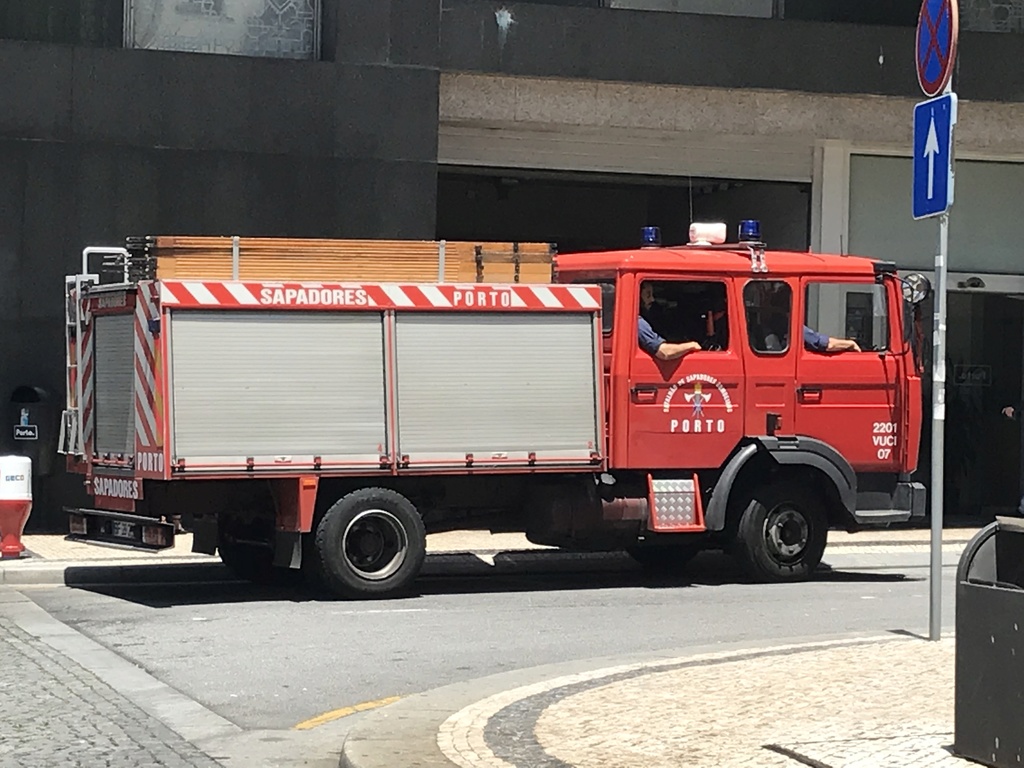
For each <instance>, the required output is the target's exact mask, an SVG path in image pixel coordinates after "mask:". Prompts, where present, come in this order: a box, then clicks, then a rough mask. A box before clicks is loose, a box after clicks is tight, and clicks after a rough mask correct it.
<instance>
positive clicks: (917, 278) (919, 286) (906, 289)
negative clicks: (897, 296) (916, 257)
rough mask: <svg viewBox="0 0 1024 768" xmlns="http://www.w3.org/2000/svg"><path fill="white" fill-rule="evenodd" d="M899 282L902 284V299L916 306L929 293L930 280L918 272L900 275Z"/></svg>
mask: <svg viewBox="0 0 1024 768" xmlns="http://www.w3.org/2000/svg"><path fill="white" fill-rule="evenodd" d="M900 282H901V283H902V284H903V299H904V300H905V301H906V302H907V303H908V304H911V305H913V306H917V305H918V304H920V303H921V302H923V301H924V300H925V299H927V298H928V297H929V296H930V295H931V292H932V282H931V280H929V279H928V278H927V277H926V276H925V275H922V274H921V273H920V272H913V273H911V274H909V275H907V276H906V277H901V278H900Z"/></svg>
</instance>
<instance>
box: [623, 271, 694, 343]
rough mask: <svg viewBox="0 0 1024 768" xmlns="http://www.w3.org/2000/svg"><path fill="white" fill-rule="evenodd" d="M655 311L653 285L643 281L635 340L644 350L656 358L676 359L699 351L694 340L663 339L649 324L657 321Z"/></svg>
mask: <svg viewBox="0 0 1024 768" xmlns="http://www.w3.org/2000/svg"><path fill="white" fill-rule="evenodd" d="M656 313H657V307H656V306H655V303H654V285H653V284H652V283H644V284H643V286H642V287H641V288H640V317H639V318H638V320H639V323H638V324H639V328H638V332H637V336H638V338H637V341H638V343H639V345H640V348H641V349H642V350H644V352H646V353H647V354H649V355H650V356H651V357H654V358H657V359H658V360H676V359H678V358H680V357H683V356H684V355H688V354H690V353H691V352H698V351H700V349H701V346H700V344H698V343H697V342H696V341H684V342H682V343H679V344H675V343H673V342H670V341H665V339H664V338H663V337H662V336H661V335H660V334H659V333H658V332H657V331H655V330H654V327H653V326H652V324H651V321H652V320H653V322H654V323H657V322H658V321H657V315H656Z"/></svg>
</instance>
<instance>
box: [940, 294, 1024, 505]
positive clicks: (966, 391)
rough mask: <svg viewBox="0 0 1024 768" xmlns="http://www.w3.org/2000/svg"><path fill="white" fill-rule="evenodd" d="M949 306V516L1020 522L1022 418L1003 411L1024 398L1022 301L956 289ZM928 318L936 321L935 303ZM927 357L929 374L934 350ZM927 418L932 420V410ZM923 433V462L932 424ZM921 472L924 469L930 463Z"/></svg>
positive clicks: (947, 502) (947, 482)
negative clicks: (1009, 518) (1012, 517)
mask: <svg viewBox="0 0 1024 768" xmlns="http://www.w3.org/2000/svg"><path fill="white" fill-rule="evenodd" d="M948 302H949V303H948V319H947V331H946V339H947V342H946V345H947V355H946V432H945V456H944V467H945V469H944V471H945V498H944V503H945V510H946V511H947V512H948V513H949V514H950V515H953V516H958V517H967V518H981V519H991V518H992V517H993V516H995V515H1016V514H1017V506H1018V503H1019V501H1020V497H1021V494H1022V493H1024V485H1022V483H1021V477H1022V467H1021V459H1022V454H1021V443H1022V437H1024V432H1022V430H1024V418H1022V417H1021V415H1020V414H1018V415H1017V418H1016V419H1008V418H1006V417H1005V416H1004V415H1003V414H1002V410H1003V408H1004V407H1006V406H1007V405H1020V403H1021V400H1022V399H1024V396H1022V388H1021V382H1022V379H1021V377H1022V374H1024V370H1022V365H1021V353H1022V347H1024V296H1013V295H1005V294H996V293H966V292H963V291H955V290H951V291H950V293H949V299H948ZM923 311H924V317H926V318H929V319H930V318H931V317H932V307H931V300H929V302H928V304H927V305H926V306H924V308H923ZM928 341H929V342H930V339H929V340H928ZM928 356H929V363H928V369H929V370H930V369H931V363H930V357H931V350H930V349H929V350H928ZM930 378H931V377H930V376H926V378H925V381H924V384H925V392H924V397H925V403H926V404H929V403H931V387H930V381H929V380H930ZM925 412H926V413H927V414H929V415H930V409H929V408H926V410H925ZM924 431H925V434H924V435H923V440H922V444H921V456H922V457H928V456H930V452H931V439H930V437H931V435H930V432H931V419H930V418H926V419H925V429H924ZM920 466H921V467H922V468H924V469H925V470H927V469H928V465H927V461H922V462H921V463H920Z"/></svg>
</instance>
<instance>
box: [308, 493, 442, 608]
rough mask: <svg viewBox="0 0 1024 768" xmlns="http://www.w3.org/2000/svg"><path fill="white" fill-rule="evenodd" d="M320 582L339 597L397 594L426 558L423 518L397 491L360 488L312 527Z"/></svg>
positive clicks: (379, 596)
mask: <svg viewBox="0 0 1024 768" xmlns="http://www.w3.org/2000/svg"><path fill="white" fill-rule="evenodd" d="M316 549H317V553H318V555H319V559H320V563H321V569H322V570H321V572H322V576H323V582H324V586H326V587H327V588H328V589H329V590H330V591H331V592H333V593H335V594H336V595H338V596H340V597H347V598H381V597H391V596H393V595H395V594H398V593H400V592H401V591H402V590H404V589H405V588H406V587H408V586H409V584H410V583H411V582H412V580H413V579H415V578H416V576H417V574H418V573H419V571H420V568H421V567H422V565H423V559H424V557H425V556H426V550H427V546H426V533H425V531H424V528H423V520H422V519H421V518H420V515H419V513H418V512H417V511H416V508H415V507H414V506H413V505H412V503H411V502H410V501H409V500H408V499H406V498H405V497H404V496H402V495H401V494H399V493H396V492H395V491H391V490H387V489H384V488H363V489H360V490H358V491H354V492H352V493H350V494H348V495H347V496H345V497H344V498H342V499H341V500H340V501H337V502H335V504H334V505H333V506H332V507H331V508H330V509H328V510H327V513H326V514H325V515H324V517H323V520H321V521H320V525H319V526H318V527H317V530H316Z"/></svg>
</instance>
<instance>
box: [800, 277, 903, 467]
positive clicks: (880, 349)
mask: <svg viewBox="0 0 1024 768" xmlns="http://www.w3.org/2000/svg"><path fill="white" fill-rule="evenodd" d="M802 289H803V290H802V293H803V296H802V299H803V317H804V323H805V324H806V326H808V327H809V328H810V329H812V330H813V331H816V332H818V333H821V334H823V335H824V336H828V337H831V338H833V339H852V340H854V341H856V342H857V345H858V346H859V348H860V351H856V350H852V351H833V352H828V351H818V350H816V349H813V348H811V347H809V346H808V345H806V344H801V345H800V352H799V360H798V362H797V400H796V431H797V432H798V433H799V434H801V435H809V436H811V437H816V438H819V439H821V440H824V441H825V442H827V443H829V444H831V445H832V446H833V447H834V448H836V449H837V450H838V451H839V452H840V453H842V454H843V456H845V457H846V460H847V461H849V462H850V465H851V466H852V467H853V468H854V470H856V471H858V472H898V471H899V467H900V464H901V458H902V453H903V448H902V445H903V443H904V432H905V430H906V426H907V425H906V424H904V423H903V421H904V420H903V419H902V418H901V416H900V414H901V413H902V410H901V408H900V398H901V397H904V396H905V394H904V393H902V392H901V391H900V388H899V381H900V377H899V372H900V361H901V358H900V356H899V353H898V350H900V349H901V346H902V345H901V343H900V341H899V339H896V338H894V330H898V329H893V328H891V327H890V322H889V317H890V315H889V301H890V296H889V291H888V290H887V285H885V284H878V283H875V282H868V281H866V280H863V281H860V282H856V281H849V280H828V279H820V278H804V279H803V280H802ZM822 340H824V339H822Z"/></svg>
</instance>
